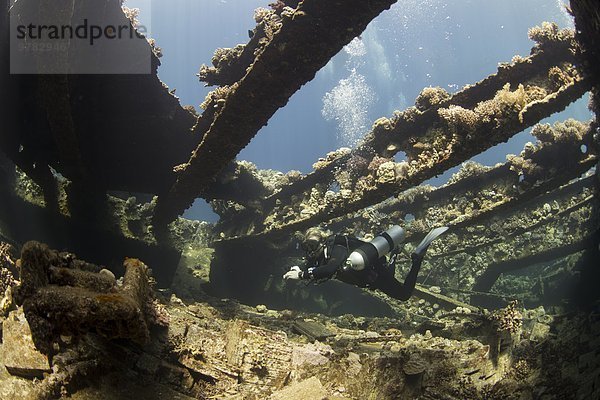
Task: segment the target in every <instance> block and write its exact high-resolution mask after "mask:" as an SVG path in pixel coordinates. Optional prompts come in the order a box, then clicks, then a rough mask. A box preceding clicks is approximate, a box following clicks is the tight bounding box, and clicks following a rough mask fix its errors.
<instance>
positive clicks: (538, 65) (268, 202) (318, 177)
mask: <svg viewBox="0 0 600 400" xmlns="http://www.w3.org/2000/svg"><path fill="white" fill-rule="evenodd" d="M531 52H532V54H531V55H530V56H528V57H524V58H522V59H517V60H515V61H514V62H513V63H511V64H501V65H500V66H499V67H498V71H497V72H496V73H495V74H492V75H489V76H488V77H487V78H485V79H483V80H481V81H479V82H477V83H475V84H473V85H467V86H465V88H463V89H462V90H460V91H459V92H457V93H454V94H453V95H451V96H450V97H449V98H448V99H447V100H444V101H441V102H440V103H438V104H433V105H431V106H430V107H429V108H428V109H426V110H424V111H423V112H421V113H418V114H417V115H416V116H415V115H410V116H409V117H408V118H403V117H395V118H394V119H391V120H389V124H386V125H383V124H374V125H373V128H372V130H371V131H370V132H368V133H367V134H366V135H365V138H364V141H363V143H361V145H360V146H359V147H357V148H356V149H353V150H352V152H351V153H348V154H344V155H341V156H339V157H338V158H336V159H334V160H332V161H331V162H329V163H328V164H327V165H324V166H322V167H321V168H319V169H316V170H314V171H313V172H311V173H309V174H307V175H304V176H303V177H302V179H300V180H298V181H294V182H293V183H290V184H289V185H287V186H284V187H283V188H281V190H280V191H279V192H276V193H274V194H273V195H271V196H269V197H267V198H266V199H264V200H263V201H262V208H263V212H264V213H265V214H268V213H270V212H271V211H272V209H273V207H275V204H276V203H277V202H283V203H288V202H290V201H291V198H292V196H294V195H298V194H299V193H301V192H303V191H305V190H307V189H310V188H311V187H313V186H314V185H315V184H317V183H323V182H327V181H330V180H331V179H333V175H334V171H335V170H337V169H339V168H344V163H346V162H347V161H348V159H350V158H351V157H352V155H353V154H361V153H366V154H369V153H371V156H372V155H373V154H372V153H373V152H374V151H375V152H376V153H378V154H380V155H386V156H391V155H393V154H386V153H389V152H388V151H387V150H386V148H387V146H388V145H390V144H392V143H393V142H398V141H402V140H405V139H406V138H408V137H413V138H417V137H420V136H423V135H425V133H426V131H427V128H429V127H430V126H431V124H432V123H433V121H435V120H436V119H437V118H438V116H437V112H438V110H439V109H440V108H442V107H448V106H449V105H455V106H461V107H464V108H471V107H473V106H474V105H476V104H477V103H478V102H480V101H484V100H486V98H488V97H489V96H490V95H491V94H493V93H495V92H496V91H498V90H499V89H501V88H502V86H504V85H505V84H506V83H510V84H512V85H516V84H519V83H521V82H524V81H527V80H530V79H532V78H533V77H535V76H536V75H539V73H540V71H542V70H547V69H548V68H550V67H551V66H554V65H559V64H561V63H565V62H569V63H573V62H575V60H576V59H575V56H574V53H575V48H574V43H573V42H572V41H569V40H563V41H560V40H558V41H549V42H547V43H543V44H538V45H536V46H535V47H534V48H533V49H532V51H531ZM382 120H383V119H382ZM384 127H385V129H381V128H384Z"/></svg>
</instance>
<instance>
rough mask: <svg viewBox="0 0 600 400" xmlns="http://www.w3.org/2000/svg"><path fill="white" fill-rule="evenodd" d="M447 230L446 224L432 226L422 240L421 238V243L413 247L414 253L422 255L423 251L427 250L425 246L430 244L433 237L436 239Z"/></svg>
mask: <svg viewBox="0 0 600 400" xmlns="http://www.w3.org/2000/svg"><path fill="white" fill-rule="evenodd" d="M447 230H448V227H447V226H441V227H439V228H434V229H432V230H431V231H429V233H428V234H427V236H425V237H424V238H423V240H421V243H419V245H418V246H417V248H416V249H415V253H416V254H418V255H424V254H425V252H426V251H427V248H428V247H429V245H430V244H431V242H433V241H434V240H435V239H437V237H438V236H440V235H441V234H442V233H444V232H446V231H447Z"/></svg>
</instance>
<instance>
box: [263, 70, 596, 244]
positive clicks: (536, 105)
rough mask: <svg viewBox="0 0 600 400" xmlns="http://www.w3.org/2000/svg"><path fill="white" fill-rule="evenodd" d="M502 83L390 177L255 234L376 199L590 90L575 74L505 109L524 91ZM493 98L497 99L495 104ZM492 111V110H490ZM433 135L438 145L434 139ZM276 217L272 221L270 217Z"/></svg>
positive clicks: (306, 223)
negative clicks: (467, 119) (469, 120)
mask: <svg viewBox="0 0 600 400" xmlns="http://www.w3.org/2000/svg"><path fill="white" fill-rule="evenodd" d="M507 87H508V86H506V87H505V88H504V89H501V91H499V92H498V93H497V94H496V96H495V97H494V99H492V100H488V101H486V102H482V103H479V104H478V106H477V107H475V110H476V111H478V112H479V113H481V114H483V117H482V118H483V120H482V121H483V122H480V123H477V124H476V126H475V127H473V126H472V125H467V126H462V127H459V128H458V129H456V127H453V126H452V123H450V124H449V125H448V124H446V125H444V124H442V125H441V126H438V127H437V128H435V129H439V131H438V136H437V138H434V139H432V141H433V143H429V144H426V145H425V146H426V147H424V148H425V150H422V151H418V152H415V153H414V154H412V155H411V154H409V159H410V163H406V162H405V163H400V164H398V163H393V162H392V163H389V165H388V167H389V168H388V170H389V172H390V175H391V177H390V175H384V176H383V177H381V176H379V174H380V171H379V170H377V175H378V176H377V181H375V182H374V183H375V184H373V185H370V186H368V185H367V186H366V187H362V188H361V189H360V190H358V189H356V190H355V191H354V192H350V197H344V196H343V193H339V194H338V195H336V196H335V197H334V198H333V200H331V201H330V202H328V203H327V202H324V203H323V204H321V206H320V207H319V209H318V210H317V211H316V212H314V213H311V215H309V216H308V217H304V218H303V217H301V216H299V215H298V214H296V218H295V219H294V220H292V221H291V222H287V223H283V224H278V225H273V226H271V227H266V229H265V230H263V231H262V232H259V233H256V234H255V235H271V234H276V235H286V234H289V233H291V232H293V231H297V230H303V229H306V228H308V227H310V226H314V225H317V224H319V223H321V222H323V221H329V220H331V219H333V218H336V217H341V216H343V215H346V214H348V213H351V212H354V211H357V210H360V209H362V208H364V207H367V206H369V205H373V204H377V203H380V202H382V201H384V200H385V199H387V198H389V197H391V196H394V195H397V194H398V193H400V192H402V191H404V190H407V189H409V188H411V187H414V186H416V185H419V184H420V183H422V182H423V181H424V180H426V179H429V178H432V177H434V176H436V175H438V174H440V173H442V172H444V171H446V170H447V169H449V168H451V167H453V166H455V165H458V164H460V163H461V162H464V161H465V160H468V159H469V158H471V157H472V156H474V155H476V154H479V153H481V152H482V151H484V150H486V149H487V148H490V147H492V146H494V145H496V144H498V143H501V142H504V141H506V140H508V139H509V138H510V137H512V136H513V135H514V134H516V133H518V132H521V131H523V130H524V129H526V128H528V127H530V126H532V125H534V124H535V123H536V122H538V121H539V120H541V119H542V118H544V117H546V116H549V115H551V114H553V113H555V112H558V111H561V110H563V109H564V108H565V107H566V106H567V105H568V104H570V103H571V102H573V101H575V100H576V99H578V98H580V97H581V96H583V94H584V93H585V92H586V91H588V90H589V88H590V86H589V81H587V80H586V79H585V78H583V77H581V76H579V75H576V76H574V77H573V79H572V81H571V82H569V83H568V84H566V85H564V86H561V87H560V88H558V89H555V91H554V92H551V93H550V94H547V95H546V96H544V97H543V99H537V100H533V101H530V102H528V103H527V104H523V103H521V105H520V106H516V107H514V106H515V105H516V103H514V104H513V105H512V106H511V105H508V106H507V107H506V103H504V100H501V99H502V98H505V96H508V97H509V98H512V99H513V100H514V99H516V97H513V96H517V97H519V96H521V95H520V94H517V92H518V91H520V90H523V89H522V86H519V89H517V90H516V91H515V92H512V91H510V90H507V89H506V88H507ZM495 102H498V103H496V105H494V103H495ZM495 107H499V108H500V109H501V110H503V111H502V112H501V114H502V115H498V114H495V115H494V116H493V117H492V118H489V119H487V120H486V118H487V117H485V113H487V112H489V111H486V110H487V109H488V108H491V109H492V110H496V108H495ZM446 110H447V111H448V112H449V113H450V114H452V113H454V111H458V113H462V112H463V110H464V109H460V107H459V108H458V109H457V108H452V107H449V108H448V109H446ZM494 112H496V111H492V113H494ZM465 114H466V115H469V116H474V117H475V118H478V117H477V115H479V117H481V114H477V112H473V113H472V114H471V113H470V112H466V113H465ZM450 118H453V117H450ZM458 118H459V119H460V118H462V117H461V116H459V117H458ZM458 124H459V125H461V122H459V123H458ZM452 129H455V131H454V135H455V136H454V139H448V136H446V135H443V133H444V132H445V131H446V130H450V131H451V130H452ZM438 139H439V141H440V143H441V145H440V143H438V142H436V140H438ZM413 151H414V150H413ZM407 153H408V151H407ZM402 164H403V165H402ZM380 169H381V167H380ZM384 172H385V171H384ZM373 180H375V179H373ZM275 220H277V219H276V218H275Z"/></svg>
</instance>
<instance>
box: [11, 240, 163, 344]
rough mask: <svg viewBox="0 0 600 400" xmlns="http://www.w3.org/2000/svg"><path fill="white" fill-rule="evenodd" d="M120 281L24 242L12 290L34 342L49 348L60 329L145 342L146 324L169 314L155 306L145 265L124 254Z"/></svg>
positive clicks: (54, 252) (78, 333)
mask: <svg viewBox="0 0 600 400" xmlns="http://www.w3.org/2000/svg"><path fill="white" fill-rule="evenodd" d="M124 267H125V276H124V278H123V283H122V284H121V285H119V284H117V281H116V280H115V277H114V275H113V274H112V273H111V272H110V271H108V270H105V269H102V268H100V267H98V266H96V265H93V264H89V263H86V262H84V261H80V260H78V259H76V258H75V257H74V256H73V255H72V254H70V253H59V252H58V251H55V250H51V249H49V248H48V247H47V246H46V245H44V244H41V243H38V242H27V243H26V244H25V245H24V246H23V250H22V253H21V258H20V268H21V285H20V286H19V287H18V288H17V289H16V290H15V295H14V297H15V300H16V302H17V304H22V305H23V309H24V311H25V316H26V318H27V320H28V322H29V325H30V326H31V333H32V337H33V340H34V343H35V345H36V347H37V348H38V349H39V350H40V351H41V352H43V353H45V354H51V353H52V348H53V346H52V343H53V342H54V341H56V340H57V339H58V338H59V337H60V335H65V334H67V335H80V334H82V333H85V332H88V331H93V332H96V333H99V334H101V335H103V336H105V337H108V338H128V339H132V340H134V341H137V342H140V343H145V342H146V341H147V340H148V338H149V325H152V324H158V325H165V324H166V323H168V317H167V316H165V315H163V312H162V310H158V309H156V308H155V303H154V297H153V292H152V281H151V278H150V271H149V269H148V267H147V266H146V265H144V264H143V263H142V262H141V261H139V260H137V259H131V258H129V259H126V260H125V262H124Z"/></svg>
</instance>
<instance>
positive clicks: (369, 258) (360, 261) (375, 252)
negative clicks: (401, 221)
mask: <svg viewBox="0 0 600 400" xmlns="http://www.w3.org/2000/svg"><path fill="white" fill-rule="evenodd" d="M405 237H406V233H405V232H404V229H402V228H401V227H400V226H398V225H394V226H392V227H390V228H389V229H388V230H387V231H385V232H383V233H381V234H380V235H379V236H376V237H374V238H373V240H371V241H370V242H367V243H365V244H363V245H361V246H360V247H358V248H357V249H356V250H354V251H353V252H352V253H350V255H349V256H348V258H347V259H346V264H345V266H344V268H352V269H354V270H357V271H360V270H362V269H364V268H365V266H367V265H369V264H371V263H373V262H375V261H377V260H378V259H379V258H381V257H383V256H385V255H386V254H388V253H389V252H390V251H392V250H394V249H395V248H396V247H398V245H399V244H400V243H402V242H403V241H404V238H405Z"/></svg>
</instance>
